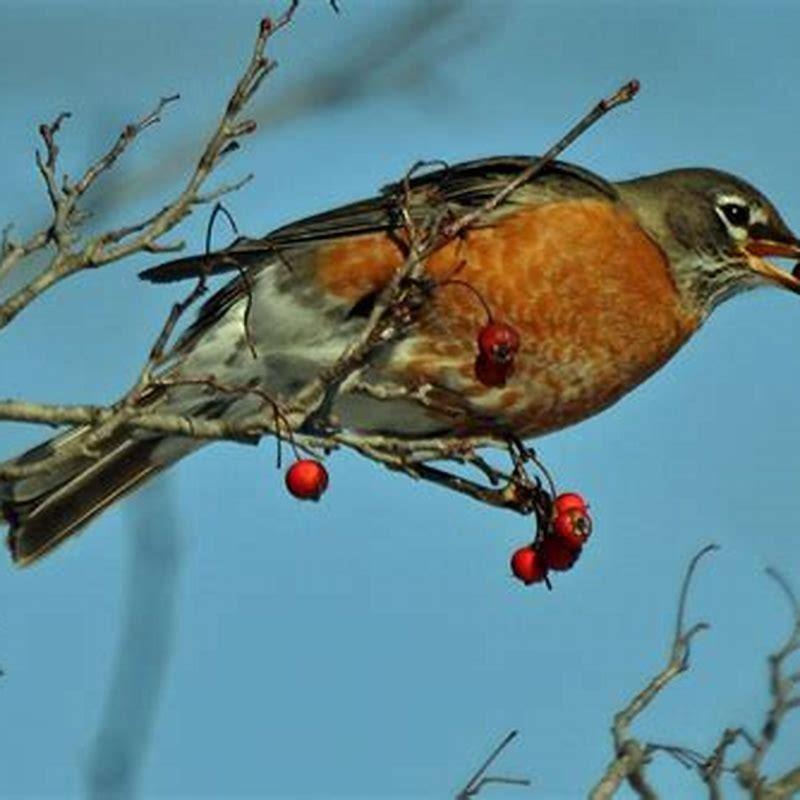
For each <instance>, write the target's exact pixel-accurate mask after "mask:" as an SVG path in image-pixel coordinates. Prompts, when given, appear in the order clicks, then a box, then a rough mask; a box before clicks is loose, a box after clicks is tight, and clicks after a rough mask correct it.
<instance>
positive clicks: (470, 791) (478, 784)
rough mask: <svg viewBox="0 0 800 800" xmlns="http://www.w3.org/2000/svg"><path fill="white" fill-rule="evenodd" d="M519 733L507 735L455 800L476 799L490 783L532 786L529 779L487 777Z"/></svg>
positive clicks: (513, 732)
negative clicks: (487, 773)
mask: <svg viewBox="0 0 800 800" xmlns="http://www.w3.org/2000/svg"><path fill="white" fill-rule="evenodd" d="M517 733H518V731H511V732H510V733H508V734H506V736H505V737H504V738H503V740H502V741H501V742H500V744H498V745H497V747H495V748H494V750H492V752H491V753H490V754H489V756H488V757H487V759H486V760H485V761H484V762H483V764H481V765H480V767H478V769H477V770H476V771H475V773H474V774H473V775H472V777H470V779H469V780H468V781H467V782H466V783H465V784H464V788H463V789H461V790H460V791H459V792H458V793H457V794H456V797H455V800H469V798H470V797H475V795H477V794H478V793H479V792H480V791H481V789H482V788H483V787H484V786H486V785H487V784H490V783H499V784H505V785H509V786H530V785H531V782H530V781H529V780H528V779H527V778H507V777H502V776H494V775H488V776H487V775H486V770H487V769H489V767H490V766H491V765H492V764H493V763H494V761H495V760H496V759H497V757H498V756H499V755H500V753H502V752H503V750H505V748H506V747H508V745H509V744H511V742H512V741H513V740H514V739H515V738H516V736H517Z"/></svg>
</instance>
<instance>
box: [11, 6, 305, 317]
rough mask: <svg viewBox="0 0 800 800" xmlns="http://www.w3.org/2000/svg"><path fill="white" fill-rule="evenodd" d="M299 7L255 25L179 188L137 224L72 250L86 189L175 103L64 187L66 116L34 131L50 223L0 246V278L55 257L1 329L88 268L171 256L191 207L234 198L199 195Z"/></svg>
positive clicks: (18, 298)
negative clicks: (40, 144)
mask: <svg viewBox="0 0 800 800" xmlns="http://www.w3.org/2000/svg"><path fill="white" fill-rule="evenodd" d="M298 3H299V0H291V2H290V3H289V6H288V7H287V9H286V11H285V12H284V13H283V14H282V15H281V16H280V17H279V18H278V19H277V20H275V21H272V20H270V19H269V18H265V19H263V20H262V21H261V24H260V26H259V30H258V35H257V37H256V40H255V44H254V46H253V52H252V55H251V57H250V60H249V62H248V63H247V65H246V67H245V70H244V72H243V74H242V75H241V77H240V78H239V80H238V81H237V83H236V85H235V87H234V89H233V92H232V94H231V95H230V97H229V99H228V101H227V103H226V107H225V111H224V113H223V114H222V116H221V118H220V120H219V122H218V124H217V126H216V128H215V130H214V131H213V133H212V134H211V137H210V138H209V139H208V141H207V143H206V145H205V147H204V149H203V151H202V154H201V156H200V158H199V159H198V161H197V164H196V166H195V169H194V171H193V173H192V174H191V176H190V177H189V179H188V181H187V183H186V185H185V186H184V188H183V190H182V191H181V192H180V193H179V194H178V195H177V197H176V198H175V199H174V200H173V201H172V202H171V203H168V204H167V205H165V206H164V207H163V208H162V209H161V210H160V211H158V212H157V213H155V214H153V215H151V216H149V217H147V218H146V219H145V220H143V221H141V222H138V223H134V224H131V225H127V226H123V227H121V228H118V229H116V230H114V231H111V232H109V233H105V234H99V235H97V236H94V237H92V238H90V239H88V240H87V241H86V242H85V243H84V244H83V245H82V246H76V243H77V241H78V235H77V232H76V228H77V226H78V225H79V224H80V221H81V219H82V215H81V213H80V211H79V209H78V202H79V201H80V200H81V198H82V197H83V195H84V194H85V193H86V191H87V190H88V189H89V187H90V186H92V185H93V184H94V183H95V182H96V181H97V180H98V179H99V178H100V176H101V175H102V174H104V173H105V172H106V171H108V170H109V169H110V168H111V167H112V166H113V164H114V162H115V161H116V160H117V159H118V158H119V157H120V155H122V153H123V152H124V151H125V150H126V149H127V147H128V146H129V145H130V144H131V142H133V141H134V139H135V138H136V137H137V136H138V134H139V133H141V131H143V130H145V129H146V128H148V127H150V126H151V125H153V124H155V123H156V122H158V121H159V120H160V118H161V112H162V111H163V109H164V107H165V106H166V105H167V104H168V103H170V102H172V101H173V100H175V99H176V97H165V98H162V99H161V100H160V101H159V103H158V105H157V106H156V107H155V109H154V110H153V111H151V112H150V113H148V114H146V115H145V116H144V117H142V118H141V119H139V120H138V121H136V122H134V123H131V124H130V125H127V126H126V127H125V128H124V129H123V131H122V132H121V133H120V134H119V136H118V137H117V139H116V141H115V143H114V144H113V146H112V147H111V148H110V149H109V150H108V151H107V152H106V153H105V154H104V155H102V156H101V157H100V158H99V159H97V160H96V161H95V162H94V163H92V164H91V165H90V166H89V167H88V168H87V169H86V171H85V172H84V174H83V175H82V177H81V178H80V179H79V180H77V181H76V182H71V181H70V180H69V178H68V177H67V176H66V175H65V176H63V179H62V181H61V185H60V186H59V181H58V177H57V158H58V147H57V145H56V141H55V140H56V133H57V132H58V129H59V127H60V125H61V122H62V121H63V119H64V118H65V116H66V115H63V114H62V115H60V116H59V117H58V118H57V119H56V120H55V122H53V123H52V124H50V125H42V126H41V128H40V132H41V135H42V138H43V139H44V142H45V155H44V156H42V155H41V154H38V153H37V165H38V167H39V170H40V172H41V173H42V175H43V177H44V179H45V183H46V185H47V191H48V196H49V197H50V202H51V205H52V206H53V222H52V224H51V225H50V226H49V227H48V228H47V229H46V230H44V231H40V232H38V233H37V234H34V236H33V237H31V239H29V240H28V241H27V242H26V243H24V244H22V245H17V244H13V243H11V242H9V241H6V242H5V243H4V246H3V251H2V255H1V256H0V259H2V260H0V278H3V277H5V276H7V275H8V273H9V272H10V271H11V269H12V268H13V267H14V266H15V265H16V264H18V262H19V261H20V260H21V259H22V258H24V257H25V256H27V255H30V253H32V252H34V251H36V250H40V249H43V248H44V247H46V246H47V245H48V244H52V245H53V247H54V250H55V252H54V254H53V256H52V257H51V259H50V261H49V263H48V265H47V266H46V267H45V268H44V270H43V271H42V272H41V273H40V274H38V275H37V276H36V277H35V278H33V279H32V280H31V281H30V282H28V283H27V284H26V285H24V286H23V287H22V288H20V289H19V290H17V291H16V292H15V293H13V294H12V295H11V296H10V297H8V298H7V299H6V300H5V301H4V302H3V303H2V304H0V328H2V327H4V326H5V325H7V324H8V323H9V322H11V321H12V320H13V319H14V318H15V317H16V315H17V314H19V313H20V312H21V311H22V310H23V309H24V308H25V307H26V306H28V305H29V304H30V303H32V302H33V301H34V300H35V299H36V298H37V297H39V296H40V295H41V294H42V293H43V292H45V291H47V290H48V289H49V288H50V287H52V286H53V285H54V284H56V283H58V282H59V281H61V280H63V279H64V278H67V277H68V276H70V275H72V274H74V273H75V272H78V271H80V270H82V269H86V268H88V267H101V266H104V265H107V264H110V263H113V262H115V261H119V260H120V259H122V258H125V257H127V256H130V255H132V254H134V253H139V252H164V251H165V250H166V251H170V252H171V251H173V250H175V249H178V248H179V247H182V246H183V245H182V243H181V244H180V245H179V244H170V245H164V244H162V243H160V241H159V240H160V239H161V237H163V236H164V234H166V233H168V232H169V231H171V230H172V229H173V228H174V227H175V226H176V225H178V224H179V223H180V222H181V221H182V220H183V219H184V218H185V217H186V216H188V215H189V214H191V213H192V210H193V208H194V207H195V206H197V205H199V204H203V203H208V202H210V201H211V200H213V199H215V198H217V197H219V196H221V195H223V194H226V193H228V192H230V191H235V190H236V189H237V188H239V187H240V186H242V185H243V184H244V183H245V182H246V181H247V180H248V179H247V178H245V179H242V180H241V181H237V182H235V183H232V184H227V185H224V186H222V187H219V188H217V189H215V190H212V191H210V192H206V193H203V192H202V191H201V190H202V187H203V186H204V185H205V182H206V180H207V179H208V177H209V176H210V175H211V173H212V172H213V171H214V169H215V168H216V166H217V165H218V163H219V161H220V159H221V158H222V157H224V155H225V154H226V153H228V152H230V151H231V149H232V148H233V147H234V146H235V144H236V143H237V140H238V139H239V138H241V137H242V136H246V135H249V134H250V133H252V132H253V131H254V130H255V127H256V126H255V123H254V122H253V121H252V120H242V119H240V115H241V114H242V112H243V110H244V108H245V106H246V105H247V103H248V101H249V100H250V99H251V98H252V96H253V95H254V93H255V92H256V91H257V89H258V87H259V86H260V84H261V82H262V80H263V79H264V78H265V77H266V75H267V74H269V73H270V72H271V71H272V70H273V69H274V68H275V67H276V66H277V63H276V62H275V61H272V60H270V59H269V58H268V57H267V56H265V54H264V51H265V48H266V44H267V41H268V40H269V39H270V38H271V37H272V36H273V35H274V34H275V33H277V32H278V31H279V30H281V29H282V28H284V27H285V26H286V25H288V24H289V23H290V22H291V20H292V18H293V16H294V13H295V11H296V10H297V6H298Z"/></svg>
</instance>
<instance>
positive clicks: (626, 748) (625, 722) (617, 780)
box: [590, 544, 718, 800]
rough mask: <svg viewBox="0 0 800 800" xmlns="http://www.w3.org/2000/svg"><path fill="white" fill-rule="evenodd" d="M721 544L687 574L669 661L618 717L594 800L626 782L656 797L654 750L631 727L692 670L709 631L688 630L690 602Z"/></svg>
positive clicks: (696, 558) (706, 549)
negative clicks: (697, 646) (697, 640)
mask: <svg viewBox="0 0 800 800" xmlns="http://www.w3.org/2000/svg"><path fill="white" fill-rule="evenodd" d="M717 549H718V547H717V545H714V544H711V545H707V546H706V547H704V548H703V549H702V550H700V552H698V553H697V554H696V555H695V556H694V558H693V559H692V560H691V562H690V564H689V567H688V569H687V570H686V575H685V577H684V579H683V583H682V584H681V591H680V597H679V600H678V614H677V622H676V626H675V634H674V637H673V640H672V648H671V651H670V656H669V660H668V662H667V664H666V666H665V667H664V669H662V670H661V671H660V672H659V673H658V674H657V675H656V676H655V677H654V678H653V679H652V680H651V681H650V682H649V683H648V684H647V686H645V688H644V689H642V691H641V692H639V693H638V694H637V695H635V696H634V697H633V698H632V699H631V701H630V702H629V703H628V704H627V705H626V706H625V707H624V708H623V709H622V710H621V711H619V712H618V713H617V714H616V715H615V717H614V724H613V726H612V729H611V731H612V736H613V739H614V752H615V757H614V759H613V760H612V761H611V763H610V764H609V765H608V767H607V768H606V771H605V773H604V775H603V776H602V777H601V779H600V781H599V782H598V783H597V785H596V786H595V787H594V789H592V792H591V794H590V797H591V798H592V800H606V799H607V798H609V797H612V796H613V795H614V794H615V792H616V791H617V789H619V787H620V785H621V784H622V782H623V781H625V780H627V781H628V784H629V785H630V787H631V789H633V790H634V791H635V792H636V793H637V794H638V795H639V796H640V797H644V798H653V797H656V795H655V792H654V791H653V789H652V788H651V787H650V786H649V784H648V783H647V781H646V779H645V774H644V771H645V767H646V766H647V764H648V762H649V759H650V754H651V752H652V748H648V747H646V746H644V745H642V744H641V743H640V742H639V741H638V740H636V739H635V738H634V737H633V736H632V735H631V733H630V726H631V725H632V724H633V722H634V720H635V719H636V718H637V717H638V716H639V715H640V714H641V713H642V712H643V711H644V710H645V709H646V708H647V707H648V706H649V705H650V703H652V702H653V700H655V698H656V697H658V695H659V694H660V693H661V692H662V691H663V690H664V689H665V688H666V687H667V686H668V685H669V684H670V683H671V682H672V681H673V680H674V679H675V678H676V677H677V676H678V675H680V674H681V673H682V672H685V671H686V670H687V669H688V667H689V652H690V648H691V643H692V639H693V638H694V637H695V636H696V635H697V634H698V633H700V631H703V630H705V629H706V628H708V625H707V624H706V623H705V622H698V623H696V624H694V625H692V626H691V627H689V628H686V600H687V597H688V594H689V588H690V586H691V583H692V578H693V577H694V573H695V570H696V569H697V565H698V564H699V562H700V560H701V559H702V558H703V557H704V556H706V555H707V554H709V553H711V552H713V551H715V550H717Z"/></svg>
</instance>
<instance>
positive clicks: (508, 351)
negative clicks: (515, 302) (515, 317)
mask: <svg viewBox="0 0 800 800" xmlns="http://www.w3.org/2000/svg"><path fill="white" fill-rule="evenodd" d="M518 350H519V333H517V329H516V328H514V327H512V326H511V325H509V324H508V323H506V322H488V323H486V325H484V326H483V327H482V328H481V330H480V333H479V334H478V351H479V352H480V354H481V355H483V356H486V357H487V358H488V359H489V360H490V361H492V362H494V363H495V364H510V363H511V362H512V361H513V360H514V356H516V354H517V351H518Z"/></svg>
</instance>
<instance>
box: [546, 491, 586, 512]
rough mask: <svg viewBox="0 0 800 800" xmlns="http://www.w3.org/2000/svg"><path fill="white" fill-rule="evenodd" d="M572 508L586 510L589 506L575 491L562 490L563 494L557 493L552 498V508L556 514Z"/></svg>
mask: <svg viewBox="0 0 800 800" xmlns="http://www.w3.org/2000/svg"><path fill="white" fill-rule="evenodd" d="M573 508H577V509H578V511H586V509H587V508H589V504H588V503H587V502H586V501H585V500H584V499H583V497H581V495H579V494H578V493H577V492H564V494H560V495H558V497H556V499H555V500H553V510H554V511H555V513H556V514H561V513H562V512H564V511H569V510H570V509H573Z"/></svg>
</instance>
